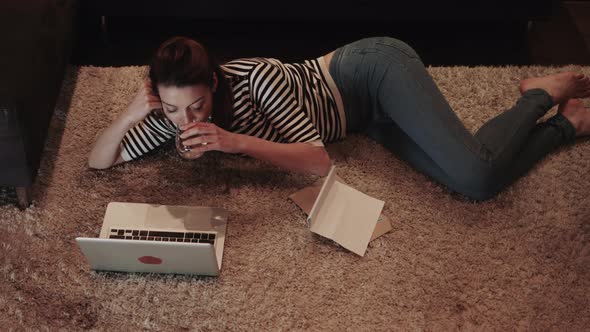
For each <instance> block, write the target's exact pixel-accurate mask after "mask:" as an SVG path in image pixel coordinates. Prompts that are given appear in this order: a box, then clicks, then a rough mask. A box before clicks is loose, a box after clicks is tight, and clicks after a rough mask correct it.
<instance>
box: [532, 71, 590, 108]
mask: <svg viewBox="0 0 590 332" xmlns="http://www.w3.org/2000/svg"><path fill="white" fill-rule="evenodd" d="M535 88H541V89H543V90H545V91H547V93H549V95H550V96H551V99H553V104H555V105H556V104H561V103H563V102H565V101H566V100H568V99H570V98H586V97H590V78H589V77H587V76H585V75H584V74H581V73H574V72H564V73H557V74H553V75H548V76H541V77H531V78H527V79H524V80H522V81H520V93H521V94H522V93H524V92H526V91H528V90H531V89H535Z"/></svg>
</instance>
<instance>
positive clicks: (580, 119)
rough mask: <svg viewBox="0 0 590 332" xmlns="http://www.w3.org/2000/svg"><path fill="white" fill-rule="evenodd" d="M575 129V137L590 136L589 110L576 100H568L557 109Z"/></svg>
mask: <svg viewBox="0 0 590 332" xmlns="http://www.w3.org/2000/svg"><path fill="white" fill-rule="evenodd" d="M557 111H558V112H561V114H563V116H565V117H566V118H567V119H568V120H569V121H570V122H571V123H572V125H573V126H574V128H576V137H579V136H586V135H590V109H588V108H586V107H585V106H584V105H583V104H582V102H581V101H580V100H578V99H570V100H568V101H566V102H565V103H563V104H560V105H559V107H558V108H557Z"/></svg>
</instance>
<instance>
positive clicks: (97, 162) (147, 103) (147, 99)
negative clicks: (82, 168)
mask: <svg viewBox="0 0 590 332" xmlns="http://www.w3.org/2000/svg"><path fill="white" fill-rule="evenodd" d="M161 107H162V104H161V103H160V99H159V98H158V97H156V96H154V95H153V94H152V92H151V83H150V82H149V80H145V81H144V83H143V84H142V86H141V87H140V89H139V91H138V92H137V94H136V95H135V98H134V99H133V101H132V102H131V104H130V105H129V107H128V108H127V109H126V110H125V111H124V112H122V113H121V114H120V115H119V116H118V117H117V118H116V119H115V121H113V122H112V123H111V125H110V126H109V127H108V128H106V129H105V130H103V132H102V133H101V134H100V136H99V137H98V139H97V140H96V142H95V143H94V146H93V148H92V151H90V155H89V156H88V166H89V167H91V168H97V169H105V168H109V167H111V166H114V165H117V164H120V163H122V162H125V160H124V159H123V158H122V157H121V142H122V141H123V138H124V137H125V134H127V132H128V131H129V130H131V129H132V128H133V127H135V126H136V125H139V124H140V122H141V121H143V120H144V119H145V118H146V117H147V115H148V114H149V113H150V112H151V111H152V110H153V109H156V108H161Z"/></svg>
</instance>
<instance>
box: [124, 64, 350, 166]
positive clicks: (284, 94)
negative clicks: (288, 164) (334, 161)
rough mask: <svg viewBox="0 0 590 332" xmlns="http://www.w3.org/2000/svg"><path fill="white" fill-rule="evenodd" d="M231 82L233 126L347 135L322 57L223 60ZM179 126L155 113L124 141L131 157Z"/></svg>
mask: <svg viewBox="0 0 590 332" xmlns="http://www.w3.org/2000/svg"><path fill="white" fill-rule="evenodd" d="M221 69H222V70H223V72H224V74H225V77H226V78H227V80H228V82H229V83H230V85H231V90H232V92H233V97H234V103H233V111H234V118H233V122H232V125H231V128H230V131H231V132H234V133H237V134H244V135H249V136H255V137H258V138H261V139H264V140H268V141H272V142H277V143H298V142H300V143H309V144H312V145H316V146H323V143H327V142H333V141H337V140H341V139H343V138H344V137H345V136H346V119H345V116H344V110H343V107H342V99H341V96H340V94H339V92H338V89H337V87H336V85H335V83H334V81H333V80H332V77H331V76H330V74H329V72H328V70H327V68H326V66H325V62H324V59H323V58H322V57H320V58H317V59H313V60H305V61H304V62H303V63H283V62H281V61H279V60H277V59H273V58H241V59H236V60H232V61H230V62H227V63H225V64H224V65H222V66H221ZM175 132H176V126H175V125H174V124H173V123H172V122H171V121H169V120H168V119H167V118H166V117H164V116H158V115H156V113H155V112H152V113H150V114H149V115H148V116H147V117H146V118H145V119H144V120H143V121H141V122H139V123H137V124H136V125H135V126H134V127H133V128H131V129H130V130H129V131H128V132H127V133H126V134H125V137H124V138H123V141H122V142H121V146H122V148H121V157H122V158H123V160H126V161H129V160H132V159H137V158H139V157H140V156H142V155H144V154H146V153H148V152H150V151H152V150H154V149H156V148H158V147H160V146H162V145H163V144H164V143H165V142H167V141H169V140H171V139H172V138H174V136H175Z"/></svg>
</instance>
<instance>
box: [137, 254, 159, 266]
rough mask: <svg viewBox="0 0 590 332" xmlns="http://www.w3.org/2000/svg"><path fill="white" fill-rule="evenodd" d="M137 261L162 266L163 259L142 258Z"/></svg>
mask: <svg viewBox="0 0 590 332" xmlns="http://www.w3.org/2000/svg"><path fill="white" fill-rule="evenodd" d="M137 260H138V261H140V262H142V263H143V264H162V259H161V258H158V257H154V256H141V257H139V258H138V259H137Z"/></svg>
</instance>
